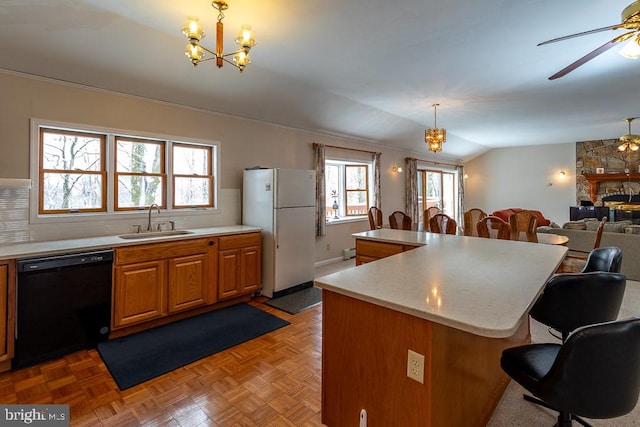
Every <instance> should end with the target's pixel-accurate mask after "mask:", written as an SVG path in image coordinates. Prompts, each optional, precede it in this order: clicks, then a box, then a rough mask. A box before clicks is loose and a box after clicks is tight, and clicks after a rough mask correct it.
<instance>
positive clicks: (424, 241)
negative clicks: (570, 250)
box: [315, 229, 567, 338]
mask: <svg viewBox="0 0 640 427" xmlns="http://www.w3.org/2000/svg"><path fill="white" fill-rule="evenodd" d="M354 237H356V238H361V239H367V240H376V241H383V242H394V243H403V244H404V243H406V244H413V245H423V246H422V247H419V248H416V249H412V250H409V251H406V252H403V253H401V254H398V255H393V256H390V257H387V258H383V259H380V260H378V261H375V262H371V263H367V264H363V265H361V266H358V267H355V268H351V269H348V270H344V271H341V272H338V273H333V274H330V275H327V276H323V277H320V278H317V279H316V280H315V284H316V286H318V287H320V288H322V289H325V290H327V291H332V292H336V293H340V294H343V295H347V296H350V297H353V298H357V299H360V300H363V301H366V302H370V303H372V304H376V305H380V306H383V307H387V308H390V309H393V310H397V311H400V312H403V313H407V314H410V315H413V316H416V317H420V318H423V319H427V320H431V321H434V322H437V323H440V324H443V325H446V326H450V327H453V328H457V329H460V330H463V331H466V332H470V333H473V334H476V335H481V336H485V337H490V338H504V337H509V336H511V335H513V333H514V332H515V331H516V330H517V328H518V327H519V325H520V323H521V322H522V320H523V319H525V318H526V316H527V313H528V311H529V308H530V306H531V305H532V303H533V301H534V300H535V299H536V298H537V296H538V294H539V293H540V292H541V291H542V288H543V286H544V284H545V282H546V281H547V279H548V278H549V277H550V276H551V275H552V274H553V273H554V272H555V270H556V269H557V267H558V266H559V265H560V263H561V262H562V260H563V258H564V255H565V253H566V251H567V248H566V247H565V246H554V245H545V244H538V243H528V242H519V241H510V240H498V239H483V238H479V237H466V236H453V235H444V234H436V233H426V232H415V231H402V230H387V229H381V230H374V231H366V232H362V233H356V234H354Z"/></svg>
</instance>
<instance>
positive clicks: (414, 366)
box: [407, 350, 424, 384]
mask: <svg viewBox="0 0 640 427" xmlns="http://www.w3.org/2000/svg"><path fill="white" fill-rule="evenodd" d="M407 376H408V377H409V378H411V379H412V380H415V381H418V382H419V383H420V384H424V355H423V354H420V353H416V352H415V351H412V350H409V354H408V356H407Z"/></svg>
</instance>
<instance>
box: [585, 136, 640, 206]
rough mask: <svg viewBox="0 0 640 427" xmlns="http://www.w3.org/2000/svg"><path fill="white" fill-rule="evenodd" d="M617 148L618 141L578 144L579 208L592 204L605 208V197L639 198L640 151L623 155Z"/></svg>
mask: <svg viewBox="0 0 640 427" xmlns="http://www.w3.org/2000/svg"><path fill="white" fill-rule="evenodd" d="M618 145H620V141H619V140H618V139H605V140H596V141H582V142H576V204H577V205H579V204H580V202H581V201H585V200H590V201H592V202H593V203H594V204H595V205H596V206H602V204H603V203H602V198H603V197H606V196H614V195H621V196H622V195H628V196H632V195H638V194H640V170H639V166H638V165H639V164H640V150H639V151H635V152H633V151H632V152H628V151H625V152H620V151H618ZM599 169H600V171H599ZM625 169H627V171H625ZM598 172H603V173H602V174H598ZM638 209H639V210H640V203H639V204H638Z"/></svg>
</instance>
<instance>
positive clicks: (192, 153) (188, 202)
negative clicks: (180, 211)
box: [173, 144, 213, 208]
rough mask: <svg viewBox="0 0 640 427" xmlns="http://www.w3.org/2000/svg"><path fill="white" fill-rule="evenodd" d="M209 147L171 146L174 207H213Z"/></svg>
mask: <svg viewBox="0 0 640 427" xmlns="http://www.w3.org/2000/svg"><path fill="white" fill-rule="evenodd" d="M211 150H212V149H211V147H205V146H196V145H183V144H174V145H173V193H174V206H175V207H176V208H181V207H183V208H184V207H196V206H197V207H210V206H213V191H212V188H213V175H212V172H211V171H212V164H211V158H212V156H211Z"/></svg>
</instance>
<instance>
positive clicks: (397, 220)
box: [389, 211, 411, 230]
mask: <svg viewBox="0 0 640 427" xmlns="http://www.w3.org/2000/svg"><path fill="white" fill-rule="evenodd" d="M389 227H390V228H395V229H396V230H411V217H410V216H409V215H407V214H406V213H404V212H402V211H395V212H394V213H392V214H391V215H389Z"/></svg>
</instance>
